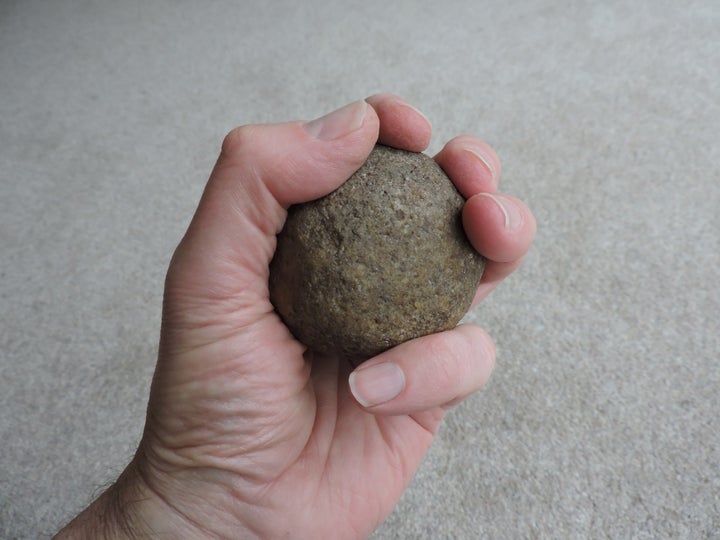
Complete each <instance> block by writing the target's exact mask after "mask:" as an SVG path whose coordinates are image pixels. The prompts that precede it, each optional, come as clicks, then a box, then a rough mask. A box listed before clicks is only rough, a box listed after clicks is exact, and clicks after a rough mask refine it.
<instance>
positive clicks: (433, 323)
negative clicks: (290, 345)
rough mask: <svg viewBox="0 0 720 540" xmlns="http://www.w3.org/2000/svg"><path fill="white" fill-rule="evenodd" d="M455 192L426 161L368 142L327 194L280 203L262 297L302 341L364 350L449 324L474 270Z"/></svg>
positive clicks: (459, 313) (475, 276)
mask: <svg viewBox="0 0 720 540" xmlns="http://www.w3.org/2000/svg"><path fill="white" fill-rule="evenodd" d="M463 204H464V199H463V197H462V195H460V193H458V191H457V190H456V189H455V186H454V185H453V183H452V181H451V180H450V179H449V178H448V177H447V175H446V174H445V173H444V172H443V170H442V169H441V168H440V167H439V166H438V165H437V163H435V161H434V160H432V159H431V158H429V157H428V156H426V155H424V154H419V153H414V152H407V151H404V150H397V149H394V148H390V147H387V146H381V145H377V146H375V148H374V149H373V151H372V153H371V154H370V156H369V157H368V159H367V161H366V162H365V164H364V165H363V166H362V167H361V168H360V169H359V170H358V171H357V172H355V174H353V175H352V176H351V177H350V178H349V179H348V180H347V182H345V183H344V184H343V185H342V186H341V187H340V188H338V189H337V190H335V191H333V192H332V193H330V194H329V195H327V196H325V197H323V198H321V199H318V200H315V201H312V202H309V203H305V204H300V205H295V206H292V207H290V209H289V211H288V216H287V221H286V223H285V226H284V228H283V230H282V232H281V233H280V234H279V235H278V239H277V249H276V252H275V256H274V258H273V260H272V263H271V265H270V299H271V301H272V303H273V305H274V306H275V308H276V310H277V312H278V314H279V315H280V317H281V318H282V320H283V322H284V323H285V324H286V325H287V327H288V328H289V329H290V331H291V332H292V333H293V335H294V336H295V337H296V338H297V339H298V340H300V341H301V342H303V343H304V344H305V345H307V346H308V347H309V348H310V349H312V350H315V351H318V352H322V353H330V354H340V355H343V356H346V357H350V358H355V359H357V358H360V359H362V358H369V357H371V356H374V355H376V354H378V353H380V352H382V351H384V350H386V349H388V348H390V347H393V346H395V345H398V344H400V343H403V342H404V341H407V340H409V339H412V338H416V337H419V336H423V335H427V334H431V333H434V332H439V331H442V330H447V329H450V328H453V327H454V326H455V325H456V324H457V323H458V321H459V320H460V319H461V318H462V317H463V315H464V314H465V313H466V312H467V310H468V308H469V307H470V303H471V301H472V298H473V295H474V293H475V290H476V288H477V285H478V282H479V280H480V277H481V276H482V272H483V268H484V260H483V258H482V257H481V256H480V255H478V254H477V252H475V250H474V249H473V248H472V246H471V245H470V243H469V242H468V240H467V238H466V236H465V232H464V231H463V227H462V222H461V212H462V207H463Z"/></svg>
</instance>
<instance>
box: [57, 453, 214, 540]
mask: <svg viewBox="0 0 720 540" xmlns="http://www.w3.org/2000/svg"><path fill="white" fill-rule="evenodd" d="M166 535H171V536H172V537H178V538H201V537H202V535H201V534H200V531H198V530H197V529H195V528H194V527H193V526H192V524H191V523H190V522H188V521H187V520H186V519H184V518H183V516H181V515H180V514H179V513H177V512H176V511H174V510H173V509H172V508H171V507H170V506H169V505H168V504H167V503H165V502H164V501H163V500H162V499H161V498H160V497H159V496H158V495H157V494H156V493H154V492H153V490H152V489H151V488H150V487H149V486H148V485H147V484H146V483H145V481H144V480H143V478H142V475H141V474H140V473H139V471H138V469H137V466H136V463H135V461H133V462H132V463H130V465H128V467H127V468H126V469H125V471H124V472H123V473H122V475H120V478H118V480H117V481H116V482H115V483H114V484H113V485H112V486H110V487H109V488H108V489H107V490H106V491H105V492H104V493H103V494H102V495H100V497H98V498H97V499H96V500H95V501H93V503H92V504H90V506H88V507H87V508H86V509H85V510H83V512H81V513H80V514H79V515H78V516H77V517H76V518H74V519H73V520H72V521H71V522H70V523H68V525H66V526H65V527H64V528H63V529H62V530H61V531H60V532H59V533H58V534H57V535H56V536H55V538H56V539H57V540H64V539H80V538H83V539H84V538H88V539H89V538H93V539H133V538H154V537H165V536H166Z"/></svg>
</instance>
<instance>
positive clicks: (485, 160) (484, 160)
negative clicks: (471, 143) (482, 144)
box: [465, 148, 497, 185]
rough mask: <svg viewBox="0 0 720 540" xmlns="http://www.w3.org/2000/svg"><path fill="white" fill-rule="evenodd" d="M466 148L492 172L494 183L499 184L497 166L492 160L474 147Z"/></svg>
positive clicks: (491, 176)
mask: <svg viewBox="0 0 720 540" xmlns="http://www.w3.org/2000/svg"><path fill="white" fill-rule="evenodd" d="M465 150H466V151H467V152H468V153H469V154H470V155H471V156H473V157H474V158H475V159H477V160H478V161H479V162H480V164H481V165H482V166H483V168H484V169H485V170H486V171H487V172H488V173H489V174H490V178H492V181H493V183H495V184H496V185H497V175H496V173H495V172H496V171H495V166H494V165H493V164H492V161H490V160H489V159H488V158H487V157H485V156H484V155H483V154H482V153H481V152H478V151H477V150H475V149H474V148H466V149H465Z"/></svg>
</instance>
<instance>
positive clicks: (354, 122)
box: [303, 100, 368, 141]
mask: <svg viewBox="0 0 720 540" xmlns="http://www.w3.org/2000/svg"><path fill="white" fill-rule="evenodd" d="M367 106H368V105H367V103H366V102H365V101H363V100H360V101H356V102H355V103H351V104H350V105H345V106H344V107H342V108H340V109H338V110H336V111H333V112H331V113H329V114H326V115H325V116H322V117H320V118H317V119H316V120H311V121H310V122H307V123H305V124H304V125H303V128H305V131H306V132H307V133H308V134H310V135H311V136H312V137H315V138H316V139H320V140H321V141H332V140H334V139H339V138H340V137H343V136H345V135H347V134H349V133H352V132H353V131H355V130H357V129H360V127H362V125H363V121H364V120H365V113H366V111H367Z"/></svg>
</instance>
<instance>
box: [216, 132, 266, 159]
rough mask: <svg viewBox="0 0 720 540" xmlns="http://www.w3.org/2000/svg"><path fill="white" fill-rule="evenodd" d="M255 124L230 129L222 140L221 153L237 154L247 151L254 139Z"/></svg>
mask: <svg viewBox="0 0 720 540" xmlns="http://www.w3.org/2000/svg"><path fill="white" fill-rule="evenodd" d="M256 131H257V126H254V125H244V126H238V127H236V128H234V129H232V130H230V131H229V132H228V133H227V135H225V138H224V139H223V142H222V147H221V150H222V153H223V154H228V155H237V154H241V153H243V152H245V151H247V148H248V147H250V146H251V145H252V143H253V141H254V140H255V136H256Z"/></svg>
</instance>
